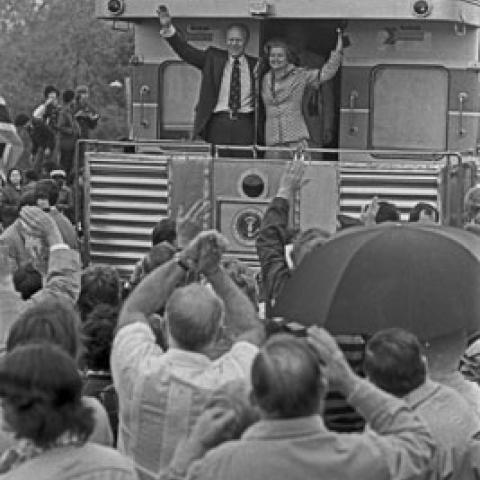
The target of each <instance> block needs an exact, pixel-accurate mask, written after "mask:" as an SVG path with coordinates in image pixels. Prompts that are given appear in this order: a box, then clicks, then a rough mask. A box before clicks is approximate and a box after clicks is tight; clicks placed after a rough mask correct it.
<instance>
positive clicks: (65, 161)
mask: <svg viewBox="0 0 480 480" xmlns="http://www.w3.org/2000/svg"><path fill="white" fill-rule="evenodd" d="M74 158H75V147H73V148H61V149H60V166H61V167H62V168H63V170H65V173H66V174H67V183H71V181H72V175H73V160H74Z"/></svg>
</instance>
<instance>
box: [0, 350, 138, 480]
mask: <svg viewBox="0 0 480 480" xmlns="http://www.w3.org/2000/svg"><path fill="white" fill-rule="evenodd" d="M0 398H1V399H2V402H3V412H4V413H3V416H4V422H5V423H6V424H7V426H8V427H9V428H10V430H11V431H12V432H13V433H14V434H15V436H16V437H17V438H18V439H19V440H20V441H19V443H17V444H16V445H15V446H14V447H12V448H11V449H9V450H7V451H6V452H5V453H4V455H3V456H2V458H1V459H0V473H2V474H4V475H3V477H2V478H5V479H9V480H17V479H19V480H20V479H27V478H29V479H30V478H31V479H33V478H34V479H36V480H47V479H48V480H54V479H57V480H61V479H67V478H69V479H70V478H77V477H78V478H82V479H84V480H87V479H90V480H93V479H97V478H98V479H99V478H102V479H105V480H130V479H135V478H136V475H135V473H134V471H133V468H132V466H131V464H130V462H129V461H128V460H126V459H125V458H123V457H122V456H121V455H120V454H119V453H118V452H116V451H115V450H112V449H110V448H106V447H102V446H100V445H97V444H93V443H88V441H87V440H88V437H89V436H90V435H91V433H92V431H93V427H94V418H93V411H92V409H91V408H89V407H87V406H86V405H85V403H84V402H83V401H82V379H81V378H80V374H79V373H78V370H77V367H76V365H75V362H74V361H73V359H72V358H71V357H70V356H69V355H68V354H67V353H66V352H65V351H64V350H62V349H61V348H60V347H58V346H56V345H52V344H48V343H38V344H29V345H22V346H19V347H17V348H15V350H13V351H12V352H10V353H8V354H7V355H6V356H5V357H4V358H3V360H2V363H1V364H0Z"/></svg>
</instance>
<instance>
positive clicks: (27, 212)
mask: <svg viewBox="0 0 480 480" xmlns="http://www.w3.org/2000/svg"><path fill="white" fill-rule="evenodd" d="M19 222H20V225H21V228H22V230H23V231H24V232H25V233H27V234H28V235H31V236H32V237H38V238H41V239H42V240H44V241H45V242H46V243H47V244H48V245H50V246H51V245H54V244H55V243H62V242H63V238H62V235H61V233H60V231H59V229H58V227H57V224H56V223H55V221H54V220H53V218H52V217H51V216H50V215H48V214H47V213H45V212H44V211H42V210H41V209H40V208H38V207H32V206H25V207H23V208H22V210H21V211H20V216H19Z"/></svg>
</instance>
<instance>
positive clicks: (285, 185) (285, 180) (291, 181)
mask: <svg viewBox="0 0 480 480" xmlns="http://www.w3.org/2000/svg"><path fill="white" fill-rule="evenodd" d="M305 168H306V163H305V160H304V159H303V157H302V156H301V155H295V157H294V159H293V160H292V161H291V162H288V163H287V165H286V166H285V170H284V171H283V175H282V178H281V179H280V185H279V187H278V192H277V197H283V198H286V199H289V198H290V197H291V196H292V194H293V193H294V192H295V191H296V190H298V189H300V188H301V187H302V186H303V185H304V182H303V176H304V174H305Z"/></svg>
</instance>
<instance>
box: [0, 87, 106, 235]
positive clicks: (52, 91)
mask: <svg viewBox="0 0 480 480" xmlns="http://www.w3.org/2000/svg"><path fill="white" fill-rule="evenodd" d="M61 100H62V101H61V102H60V92H59V90H58V89H57V88H56V87H55V86H53V85H48V86H46V87H45V89H44V98H43V101H42V103H40V105H38V106H37V107H36V108H35V109H34V110H33V112H32V113H31V114H26V113H20V114H18V115H17V116H16V117H15V120H14V125H15V127H16V130H17V133H18V135H19V137H20V138H21V140H22V142H23V147H24V148H23V152H22V154H21V156H20V158H18V159H17V161H16V162H15V165H9V168H8V170H7V171H6V172H4V175H5V176H4V177H2V179H1V180H2V186H1V191H0V221H1V224H2V228H3V229H6V228H8V227H9V226H10V225H11V224H12V223H13V221H14V220H15V218H17V213H18V210H19V207H21V206H22V205H25V204H30V203H29V202H31V201H32V198H33V196H35V186H36V184H37V182H38V181H39V180H40V181H44V180H47V179H48V180H52V181H53V182H54V183H55V184H56V185H57V187H58V199H57V200H55V201H54V202H51V206H52V207H55V208H56V209H58V211H59V212H61V213H62V214H64V215H65V216H66V217H67V218H68V219H70V220H71V221H73V219H74V195H73V191H72V184H73V180H74V156H75V148H76V144H77V141H78V140H80V139H87V138H89V135H90V134H89V132H90V131H91V130H92V129H94V128H95V127H96V125H97V122H98V120H99V118H100V117H99V114H98V113H96V112H95V110H94V109H93V108H92V107H91V105H90V103H89V90H88V87H87V86H85V85H79V86H78V87H77V88H76V89H75V90H65V91H64V92H62V96H61ZM81 156H82V151H80V153H79V157H81ZM34 204H35V203H34Z"/></svg>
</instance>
